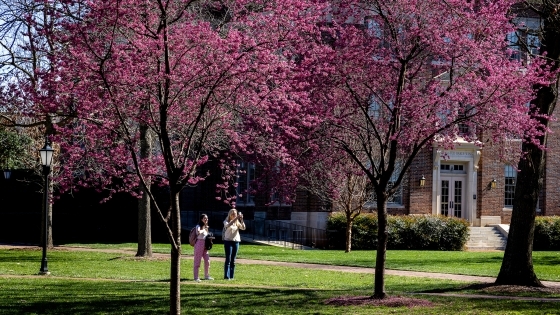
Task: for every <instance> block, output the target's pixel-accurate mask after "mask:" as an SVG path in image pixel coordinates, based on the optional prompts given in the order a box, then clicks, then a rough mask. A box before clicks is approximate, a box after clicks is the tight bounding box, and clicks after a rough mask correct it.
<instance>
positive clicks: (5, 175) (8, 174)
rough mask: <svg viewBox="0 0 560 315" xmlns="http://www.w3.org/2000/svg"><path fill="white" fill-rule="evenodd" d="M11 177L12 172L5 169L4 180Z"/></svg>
mask: <svg viewBox="0 0 560 315" xmlns="http://www.w3.org/2000/svg"><path fill="white" fill-rule="evenodd" d="M11 176H12V171H11V170H9V169H5V170H4V178H5V179H10V177H11Z"/></svg>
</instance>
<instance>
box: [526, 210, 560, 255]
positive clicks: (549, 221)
mask: <svg viewBox="0 0 560 315" xmlns="http://www.w3.org/2000/svg"><path fill="white" fill-rule="evenodd" d="M533 250H560V217H557V216H552V217H537V218H535V236H534V239H533Z"/></svg>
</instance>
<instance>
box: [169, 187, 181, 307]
mask: <svg viewBox="0 0 560 315" xmlns="http://www.w3.org/2000/svg"><path fill="white" fill-rule="evenodd" d="M170 197H171V231H172V233H173V238H174V239H173V240H171V275H170V279H171V280H170V288H169V300H170V305H169V307H170V310H169V314H170V315H180V314H181V211H180V208H179V190H175V189H172V190H171V196H170Z"/></svg>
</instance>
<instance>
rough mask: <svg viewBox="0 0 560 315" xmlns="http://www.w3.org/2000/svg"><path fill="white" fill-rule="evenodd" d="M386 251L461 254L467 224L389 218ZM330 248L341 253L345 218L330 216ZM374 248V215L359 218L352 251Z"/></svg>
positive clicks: (429, 217) (452, 220)
mask: <svg viewBox="0 0 560 315" xmlns="http://www.w3.org/2000/svg"><path fill="white" fill-rule="evenodd" d="M387 220H388V226H387V231H388V234H389V239H388V242H387V249H418V250H462V249H463V248H464V246H465V244H466V243H467V239H468V237H469V224H468V222H467V221H466V220H463V219H457V218H448V217H443V216H432V215H425V216H388V218H387ZM327 230H328V231H329V233H328V239H329V247H330V248H332V249H344V248H345V242H346V237H345V235H346V216H345V215H344V214H343V213H340V212H338V213H333V214H332V215H331V216H330V217H329V220H328V222H327ZM376 248H377V214H375V213H373V214H362V215H360V216H358V217H357V218H356V219H355V220H354V224H353V225H352V249H376Z"/></svg>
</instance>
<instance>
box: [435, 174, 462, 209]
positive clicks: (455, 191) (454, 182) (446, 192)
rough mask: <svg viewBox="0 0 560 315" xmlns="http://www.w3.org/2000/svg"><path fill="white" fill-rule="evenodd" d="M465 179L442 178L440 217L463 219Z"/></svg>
mask: <svg viewBox="0 0 560 315" xmlns="http://www.w3.org/2000/svg"><path fill="white" fill-rule="evenodd" d="M464 212H465V178H464V177H447V176H445V177H444V176H442V179H441V191H440V213H439V214H440V215H443V216H446V217H456V218H464V217H465V214H464Z"/></svg>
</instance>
